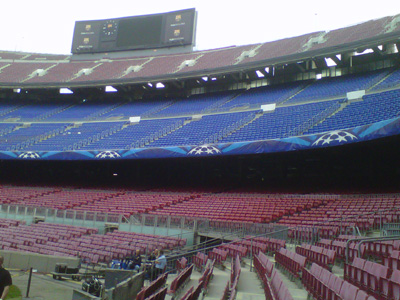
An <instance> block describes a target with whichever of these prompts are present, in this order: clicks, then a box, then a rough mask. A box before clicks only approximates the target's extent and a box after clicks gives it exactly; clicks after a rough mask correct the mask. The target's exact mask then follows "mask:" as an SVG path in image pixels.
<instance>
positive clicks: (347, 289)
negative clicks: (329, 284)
mask: <svg viewBox="0 0 400 300" xmlns="http://www.w3.org/2000/svg"><path fill="white" fill-rule="evenodd" d="M357 292H358V288H357V287H356V286H355V285H352V284H351V283H349V282H347V281H344V282H343V284H342V288H341V289H340V292H339V295H340V297H341V298H342V300H354V299H356V296H357Z"/></svg>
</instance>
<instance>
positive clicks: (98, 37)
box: [71, 8, 196, 54]
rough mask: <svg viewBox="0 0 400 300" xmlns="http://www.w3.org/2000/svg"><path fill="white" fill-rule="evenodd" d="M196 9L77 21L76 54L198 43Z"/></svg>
mask: <svg viewBox="0 0 400 300" xmlns="http://www.w3.org/2000/svg"><path fill="white" fill-rule="evenodd" d="M195 27H196V10H195V9H194V8H191V9H185V10H179V11H173V12H168V13H161V14H153V15H145V16H135V17H125V18H116V19H107V20H92V21H76V22H75V29H74V35H73V40H72V49H71V52H72V53H73V54H79V53H98V52H109V51H124V50H138V49H152V48H162V47H176V46H186V45H193V44H194V43H195Z"/></svg>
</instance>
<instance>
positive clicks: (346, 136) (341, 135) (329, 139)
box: [312, 130, 358, 146]
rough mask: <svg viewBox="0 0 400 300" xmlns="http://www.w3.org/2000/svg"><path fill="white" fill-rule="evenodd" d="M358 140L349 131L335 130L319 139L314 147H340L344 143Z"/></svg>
mask: <svg viewBox="0 0 400 300" xmlns="http://www.w3.org/2000/svg"><path fill="white" fill-rule="evenodd" d="M357 139H358V138H357V137H356V136H355V135H354V134H352V133H350V132H347V131H343V130H335V131H331V132H328V133H326V134H324V135H323V136H321V137H320V138H319V139H317V140H316V141H315V142H314V143H313V144H312V146H324V145H331V144H333V145H338V144H342V143H347V142H350V141H353V140H357Z"/></svg>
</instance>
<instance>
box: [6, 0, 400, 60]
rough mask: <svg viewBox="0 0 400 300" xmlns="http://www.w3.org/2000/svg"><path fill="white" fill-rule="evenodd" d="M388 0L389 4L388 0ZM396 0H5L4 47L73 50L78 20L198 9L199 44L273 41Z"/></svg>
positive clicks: (365, 14) (384, 12) (385, 11)
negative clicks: (74, 32) (75, 26)
mask: <svg viewBox="0 0 400 300" xmlns="http://www.w3.org/2000/svg"><path fill="white" fill-rule="evenodd" d="M385 2H386V3H385ZM395 3H397V1H392V0H391V1H384V2H379V4H380V5H378V4H377V3H376V2H372V1H360V0H346V1H344V0H339V1H324V0H303V1H298V0H295V1H288V0H238V1H235V0H229V1H228V0H129V1H127V0H68V1H57V0H52V1H50V0H19V1H17V0H1V10H0V24H1V26H0V33H1V38H0V50H11V51H24V52H38V53H54V54H70V53H71V44H72V36H73V30H74V25H75V21H82V20H98V19H110V18H120V17H128V16H138V15H146V14H153V13H162V12H169V11H174V10H180V9H187V8H196V10H197V12H198V20H197V39H196V49H198V50H204V49H214V48H220V47H226V46H232V45H247V44H255V43H260V42H268V41H274V40H278V39H282V38H286V37H293V36H298V35H301V34H305V33H310V32H314V31H322V30H332V29H337V28H342V27H345V26H349V25H354V24H357V23H360V22H363V21H368V20H371V19H377V18H381V17H385V16H392V15H396V14H399V13H400V4H398V3H397V4H395Z"/></svg>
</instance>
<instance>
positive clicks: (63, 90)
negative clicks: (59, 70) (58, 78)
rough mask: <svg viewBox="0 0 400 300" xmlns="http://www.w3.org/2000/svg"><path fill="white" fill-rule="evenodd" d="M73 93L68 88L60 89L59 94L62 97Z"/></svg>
mask: <svg viewBox="0 0 400 300" xmlns="http://www.w3.org/2000/svg"><path fill="white" fill-rule="evenodd" d="M73 93H74V92H73V91H71V90H70V89H69V88H60V94H63V95H68V94H73Z"/></svg>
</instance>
